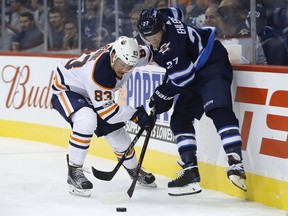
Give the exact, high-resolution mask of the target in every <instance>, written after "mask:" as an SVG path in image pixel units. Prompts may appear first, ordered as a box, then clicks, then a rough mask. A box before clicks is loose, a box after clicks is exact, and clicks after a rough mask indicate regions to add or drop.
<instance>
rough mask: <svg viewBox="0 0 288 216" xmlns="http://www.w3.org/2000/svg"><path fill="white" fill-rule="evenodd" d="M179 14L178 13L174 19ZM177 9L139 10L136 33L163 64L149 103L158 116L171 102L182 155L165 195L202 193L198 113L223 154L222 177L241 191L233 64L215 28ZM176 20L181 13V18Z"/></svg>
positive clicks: (174, 130) (173, 128)
mask: <svg viewBox="0 0 288 216" xmlns="http://www.w3.org/2000/svg"><path fill="white" fill-rule="evenodd" d="M177 16H178V17H177ZM175 17H177V18H179V9H176V8H172V9H171V8H169V9H161V11H160V10H156V9H152V10H143V11H142V13H141V14H140V17H139V20H138V29H139V32H140V34H141V37H142V38H143V39H145V40H146V41H147V42H148V45H149V47H150V49H151V52H152V53H153V59H154V61H155V62H156V63H157V64H158V65H159V66H161V67H164V68H166V73H167V74H168V81H167V83H166V84H163V85H160V86H158V87H157V88H156V89H155V92H154V94H153V95H152V96H151V98H150V102H149V107H154V106H155V108H156V113H157V114H161V113H163V112H166V111H168V110H169V109H170V108H171V107H172V106H173V100H174V96H175V95H178V99H177V101H176V102H175V105H174V111H173V114H172V116H171V122H170V127H171V130H172V131H173V133H174V136H175V138H176V142H177V146H178V152H179V155H180V157H181V161H179V162H178V163H179V165H180V166H181V167H182V168H183V171H182V173H181V175H180V176H179V177H178V178H176V179H174V180H172V181H171V182H169V183H168V190H169V192H168V193H169V195H172V196H181V195H189V194H195V193H199V192H201V190H202V189H201V187H200V185H199V182H200V175H199V171H198V162H197V156H196V151H197V145H196V139H195V129H194V126H193V121H194V119H198V120H199V119H200V118H201V116H202V115H203V113H205V114H206V115H207V116H208V117H210V118H211V119H212V120H213V123H214V125H215V127H216V129H217V132H218V134H219V136H220V138H221V141H222V144H223V148H224V150H225V152H226V155H227V161H228V164H229V167H228V169H227V177H228V178H229V179H230V180H231V181H232V183H233V184H234V185H235V186H237V187H238V188H240V189H242V190H244V191H246V185H245V180H246V176H245V171H244V167H243V164H242V154H241V146H242V140H241V136H240V132H239V123H238V119H237V118H236V116H235V114H234V112H233V109H232V99H231V89H230V87H231V82H232V77H233V73H232V67H231V64H230V62H229V59H228V53H227V51H226V49H225V48H224V47H223V45H222V44H221V43H220V42H219V41H218V40H215V39H214V36H215V28H213V27H206V28H197V27H194V26H189V25H186V24H185V23H183V22H181V21H180V20H179V19H176V18H175ZM180 18H181V16H180ZM211 145H213V143H211Z"/></svg>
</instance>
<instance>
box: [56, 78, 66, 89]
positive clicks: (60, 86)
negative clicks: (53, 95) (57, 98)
mask: <svg viewBox="0 0 288 216" xmlns="http://www.w3.org/2000/svg"><path fill="white" fill-rule="evenodd" d="M54 86H55V88H56V89H57V90H63V91H65V90H67V88H66V87H65V86H62V85H60V83H59V80H58V77H57V75H56V76H55V81H54Z"/></svg>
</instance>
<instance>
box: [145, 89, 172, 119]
mask: <svg viewBox="0 0 288 216" xmlns="http://www.w3.org/2000/svg"><path fill="white" fill-rule="evenodd" d="M173 99H174V94H173V93H172V92H169V91H168V90H167V89H166V88H165V87H164V86H162V85H161V86H158V87H157V88H156V89H155V92H154V94H153V95H152V96H151V98H150V102H149V107H150V108H152V107H154V106H155V108H156V114H161V113H163V112H167V111H168V110H169V109H170V108H171V107H172V105H173Z"/></svg>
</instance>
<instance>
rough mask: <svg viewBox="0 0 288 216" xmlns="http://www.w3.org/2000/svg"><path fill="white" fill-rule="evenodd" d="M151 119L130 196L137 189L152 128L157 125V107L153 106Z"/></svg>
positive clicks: (128, 192) (129, 192)
mask: <svg viewBox="0 0 288 216" xmlns="http://www.w3.org/2000/svg"><path fill="white" fill-rule="evenodd" d="M149 117H150V119H149V125H150V127H149V130H148V132H147V134H146V137H145V140H144V144H143V147H142V151H141V154H140V157H139V160H138V164H137V168H136V174H135V176H134V179H133V182H132V184H131V186H130V187H129V189H128V190H127V194H128V196H129V197H130V198H131V197H132V195H133V193H134V190H135V186H136V183H137V180H138V177H139V172H140V170H141V167H142V163H143V160H144V156H145V153H146V150H147V146H148V142H149V140H150V136H151V133H152V130H153V128H154V126H155V122H156V114H155V108H154V107H153V108H152V110H151V114H150V116H149Z"/></svg>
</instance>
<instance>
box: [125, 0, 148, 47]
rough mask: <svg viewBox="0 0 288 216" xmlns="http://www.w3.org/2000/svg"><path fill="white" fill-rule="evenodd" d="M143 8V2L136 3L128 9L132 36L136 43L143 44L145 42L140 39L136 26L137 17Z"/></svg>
mask: <svg viewBox="0 0 288 216" xmlns="http://www.w3.org/2000/svg"><path fill="white" fill-rule="evenodd" d="M143 9H145V5H143V4H137V5H135V6H134V7H133V8H132V10H131V11H130V13H129V15H130V21H131V27H132V31H131V32H132V36H133V37H134V38H136V40H137V41H138V44H140V45H145V42H144V41H143V40H142V39H141V37H140V34H139V30H138V28H137V23H138V18H139V15H140V13H141V11H142V10H143ZM130 34H131V33H130Z"/></svg>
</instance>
